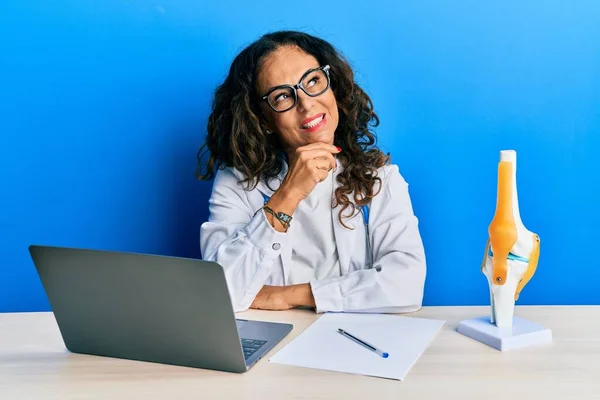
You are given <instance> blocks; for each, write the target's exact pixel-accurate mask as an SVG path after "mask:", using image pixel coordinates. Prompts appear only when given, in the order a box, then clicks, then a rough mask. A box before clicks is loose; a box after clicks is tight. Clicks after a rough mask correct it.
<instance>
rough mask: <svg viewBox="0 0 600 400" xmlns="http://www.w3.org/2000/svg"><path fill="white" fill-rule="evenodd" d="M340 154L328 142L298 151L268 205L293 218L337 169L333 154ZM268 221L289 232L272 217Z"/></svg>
mask: <svg viewBox="0 0 600 400" xmlns="http://www.w3.org/2000/svg"><path fill="white" fill-rule="evenodd" d="M340 151H341V149H340V148H338V147H336V146H333V145H331V144H326V143H311V144H309V145H307V146H302V147H299V148H298V149H296V152H295V153H294V157H293V158H291V159H290V167H289V169H288V172H287V174H286V176H285V179H284V180H283V182H281V186H280V187H279V189H277V191H276V192H275V193H274V194H273V196H271V199H270V200H269V201H268V203H267V204H268V206H269V207H270V208H271V209H273V210H274V211H275V212H283V213H285V214H287V215H292V214H293V213H294V212H295V211H296V208H298V205H299V204H300V202H301V201H302V200H304V199H305V198H307V197H308V195H309V194H310V193H311V192H312V191H313V189H314V188H315V186H317V184H318V183H319V182H322V181H323V180H325V178H327V175H328V174H329V171H331V170H332V169H333V168H334V167H335V163H336V161H335V158H334V156H333V155H334V154H337V153H339V152H340ZM265 212H266V211H265ZM267 218H268V220H270V223H271V225H272V226H273V228H275V229H276V230H278V231H280V232H285V231H286V230H287V228H286V227H285V226H283V225H282V224H281V223H279V222H278V221H276V220H275V218H273V217H272V216H269V215H267Z"/></svg>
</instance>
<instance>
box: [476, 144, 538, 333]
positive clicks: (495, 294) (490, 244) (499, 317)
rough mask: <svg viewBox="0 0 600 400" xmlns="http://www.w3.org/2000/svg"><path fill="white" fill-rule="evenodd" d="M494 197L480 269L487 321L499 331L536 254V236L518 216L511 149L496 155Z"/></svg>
mask: <svg viewBox="0 0 600 400" xmlns="http://www.w3.org/2000/svg"><path fill="white" fill-rule="evenodd" d="M497 196H498V197H497V201H496V213H495V215H494V218H493V219H492V222H491V223H490V225H489V228H488V233H489V239H488V241H487V245H486V247H485V253H484V256H483V262H482V265H481V270H482V272H483V273H484V274H485V276H486V277H487V280H488V283H489V287H490V301H491V318H490V322H491V323H493V324H495V325H496V326H497V327H499V328H500V327H510V326H512V323H513V314H514V307H515V301H516V300H517V299H518V298H519V294H520V293H521V290H523V288H524V287H525V285H527V283H528V282H529V280H530V279H531V278H532V276H533V274H534V273H535V270H536V268H537V264H538V259H539V255H540V238H539V236H538V235H536V234H535V233H533V232H531V231H529V230H528V229H527V228H525V226H524V225H523V221H521V216H520V214H519V201H518V196H517V154H516V152H515V151H513V150H505V151H501V152H500V162H499V164H498V194H497Z"/></svg>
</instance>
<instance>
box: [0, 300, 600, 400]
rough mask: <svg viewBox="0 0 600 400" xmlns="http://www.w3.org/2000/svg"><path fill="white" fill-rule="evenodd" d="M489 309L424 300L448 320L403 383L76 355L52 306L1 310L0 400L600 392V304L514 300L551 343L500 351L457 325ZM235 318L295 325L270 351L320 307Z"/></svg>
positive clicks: (283, 399)
mask: <svg viewBox="0 0 600 400" xmlns="http://www.w3.org/2000/svg"><path fill="white" fill-rule="evenodd" d="M488 310H489V308H488V307H425V308H423V309H422V310H420V311H418V312H417V313H413V314H411V315H412V316H417V317H426V318H440V319H445V320H446V321H447V323H446V325H445V326H444V328H443V329H442V331H441V332H440V333H439V335H438V336H437V337H436V339H435V340H434V341H433V343H432V344H431V346H430V347H429V348H428V350H427V351H426V352H425V353H424V354H423V355H422V357H421V358H420V359H419V361H418V362H417V363H416V364H415V366H414V367H413V369H412V370H411V371H410V373H409V374H408V376H407V378H406V380H405V381H404V382H400V381H394V380H388V379H381V378H373V377H366V376H360V375H350V374H345V373H337V372H328V371H321V370H313V369H307V368H298V367H292V366H287V365H280V364H272V363H270V362H269V361H268V359H267V358H265V359H263V360H261V361H260V362H259V363H258V364H256V365H255V366H254V367H253V368H252V369H251V370H250V371H248V372H247V373H245V374H232V373H225V372H218V371H209V370H200V369H195V368H185V367H177V366H169V365H161V364H153V363H145V362H135V361H129V360H120V359H111V358H106V357H97V356H86V355H78V354H71V353H68V352H67V350H66V349H65V347H64V344H63V342H62V339H61V337H60V334H59V331H58V328H57V326H56V322H55V320H54V316H53V314H51V313H30V314H28V313H25V314H0V399H2V400H8V399H28V398H37V399H42V398H43V399H68V398H85V399H91V398H103V399H154V398H156V399H186V398H193V399H212V398H219V399H220V398H223V399H265V400H266V399H277V400H287V399H341V400H349V399H369V400H376V399H377V400H379V399H442V398H452V397H453V396H454V398H456V399H460V400H463V399H481V400H490V399H502V400H516V399H561V400H562V399H565V400H566V399H568V400H573V399H586V400H589V399H600V307H591V306H590V307H517V311H516V315H518V316H521V317H523V318H527V319H530V320H532V321H534V322H537V323H539V324H541V325H543V326H545V327H548V328H551V329H552V332H553V335H554V343H553V344H551V345H546V346H540V347H536V348H528V349H524V350H514V351H512V352H504V353H502V352H499V351H497V350H494V349H492V348H490V347H487V346H486V345H483V344H481V343H479V342H476V341H473V340H471V339H469V338H467V337H465V336H463V335H460V334H458V333H457V332H456V326H457V324H458V322H459V321H460V320H462V319H466V318H471V317H475V316H481V315H486V314H487V313H488ZM239 317H242V318H248V319H262V320H266V321H286V322H291V323H293V324H294V330H293V331H292V332H291V333H290V334H289V335H288V336H287V337H286V338H285V339H284V340H283V341H282V342H281V343H280V344H279V345H278V346H277V347H276V348H275V349H273V350H272V351H271V353H270V354H269V355H272V354H274V353H275V352H276V351H278V350H279V349H280V348H281V347H282V346H284V345H285V344H286V343H288V342H289V341H290V340H292V339H293V338H294V337H295V336H296V335H298V334H299V333H300V332H302V331H303V330H304V329H306V328H307V327H308V326H309V325H310V324H311V323H312V322H313V321H314V320H315V319H316V318H318V315H316V314H314V313H313V312H311V311H308V310H293V311H285V312H268V311H249V312H245V313H241V314H239ZM267 357H268V356H267ZM497 390H502V393H498V392H496V391H497Z"/></svg>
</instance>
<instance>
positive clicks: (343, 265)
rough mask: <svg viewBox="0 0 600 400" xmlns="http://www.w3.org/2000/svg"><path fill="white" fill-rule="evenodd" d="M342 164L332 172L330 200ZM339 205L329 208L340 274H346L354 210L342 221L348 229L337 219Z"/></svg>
mask: <svg viewBox="0 0 600 400" xmlns="http://www.w3.org/2000/svg"><path fill="white" fill-rule="evenodd" d="M342 168H343V167H342V166H341V165H340V163H338V167H337V169H336V170H335V171H334V173H333V191H332V193H331V196H332V201H334V200H335V190H336V189H337V188H338V187H339V186H340V184H339V182H338V181H337V177H338V175H339V174H340V173H341V172H342ZM353 196H354V194H353V193H351V194H350V195H348V198H350V199H352V198H353ZM340 210H341V207H340V206H339V205H338V206H337V207H335V208H332V209H331V217H332V220H333V232H334V235H335V243H336V246H337V252H338V258H339V260H340V270H341V273H342V275H345V274H347V273H348V272H349V271H350V260H351V258H352V246H353V245H354V241H355V239H356V236H355V235H356V228H357V226H356V221H358V219H357V218H356V215H357V213H356V211H355V215H354V216H352V217H351V218H343V221H344V223H345V224H346V225H347V226H348V227H350V228H354V229H348V228H346V227H345V226H344V225H342V224H341V222H340V220H339V213H340ZM348 212H349V209H346V211H344V215H347V213H348Z"/></svg>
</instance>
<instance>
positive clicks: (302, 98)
mask: <svg viewBox="0 0 600 400" xmlns="http://www.w3.org/2000/svg"><path fill="white" fill-rule="evenodd" d="M315 101H316V99H315V98H314V97H310V96H309V95H307V94H306V93H304V92H303V91H302V90H298V111H300V112H303V113H306V112H308V111H310V110H311V109H312V108H313V106H314V104H315Z"/></svg>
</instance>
